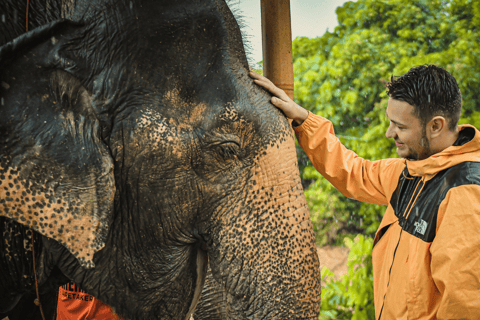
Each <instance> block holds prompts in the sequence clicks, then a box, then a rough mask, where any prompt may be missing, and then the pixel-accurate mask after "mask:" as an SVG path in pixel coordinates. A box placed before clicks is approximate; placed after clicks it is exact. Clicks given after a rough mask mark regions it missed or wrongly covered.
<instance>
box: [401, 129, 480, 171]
mask: <svg viewBox="0 0 480 320" xmlns="http://www.w3.org/2000/svg"><path fill="white" fill-rule="evenodd" d="M465 128H473V129H474V130H475V136H474V137H473V138H472V140H470V141H469V142H467V143H465V144H463V145H461V146H450V147H448V148H446V149H444V150H443V151H441V152H438V153H436V154H434V155H431V156H430V157H428V158H427V159H424V160H418V161H411V160H406V165H407V168H408V172H409V173H410V174H411V175H412V176H417V177H418V176H425V178H426V179H427V180H428V179H430V178H432V177H433V176H435V174H436V173H438V172H440V171H442V170H445V169H447V168H450V167H453V166H455V165H457V164H459V163H462V162H465V161H472V162H480V131H478V130H477V129H476V128H475V127H474V126H472V125H469V124H466V125H460V126H459V131H462V130H464V129H465Z"/></svg>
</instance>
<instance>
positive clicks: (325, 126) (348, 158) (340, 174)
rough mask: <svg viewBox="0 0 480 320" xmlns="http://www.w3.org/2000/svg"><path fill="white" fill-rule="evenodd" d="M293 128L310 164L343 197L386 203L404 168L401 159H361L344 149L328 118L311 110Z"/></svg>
mask: <svg viewBox="0 0 480 320" xmlns="http://www.w3.org/2000/svg"><path fill="white" fill-rule="evenodd" d="M294 130H295V134H296V136H297V139H298V141H299V143H300V146H301V147H302V148H303V150H304V151H305V153H306V154H307V156H308V158H309V159H310V161H311V162H312V164H313V166H314V167H315V168H316V169H317V170H318V171H319V172H320V173H321V174H322V175H323V176H324V177H325V178H326V179H327V180H328V181H330V183H332V184H333V185H334V186H335V188H337V189H338V190H339V191H340V192H341V193H342V194H343V195H344V196H346V197H348V198H353V199H356V200H359V201H363V202H370V203H375V204H388V197H389V196H390V195H391V193H393V191H394V190H395V186H396V184H397V182H398V177H399V176H400V174H401V172H402V170H403V168H404V167H405V163H404V161H403V160H402V159H384V160H378V161H368V160H364V159H363V158H361V157H359V156H358V155H357V154H356V153H355V152H353V151H351V150H348V149H347V148H345V146H344V145H343V144H342V143H341V142H340V140H339V139H338V138H337V137H336V136H335V133H334V130H333V125H332V123H331V122H330V121H329V120H327V119H325V118H323V117H320V116H317V115H314V114H313V113H309V115H308V118H307V119H306V120H305V121H304V122H303V124H302V125H301V126H298V127H295V128H294Z"/></svg>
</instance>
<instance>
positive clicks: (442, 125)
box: [427, 116, 448, 139]
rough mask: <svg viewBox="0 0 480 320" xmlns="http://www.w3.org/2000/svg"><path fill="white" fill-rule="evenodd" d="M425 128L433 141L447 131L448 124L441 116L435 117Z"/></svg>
mask: <svg viewBox="0 0 480 320" xmlns="http://www.w3.org/2000/svg"><path fill="white" fill-rule="evenodd" d="M427 128H428V129H429V131H430V138H431V139H433V138H436V137H438V136H440V135H441V134H442V133H443V132H444V131H445V130H448V122H447V120H446V119H445V118H444V117H443V116H435V117H433V118H432V119H431V120H430V121H429V122H428V125H427Z"/></svg>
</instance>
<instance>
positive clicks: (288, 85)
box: [261, 0, 293, 99]
mask: <svg viewBox="0 0 480 320" xmlns="http://www.w3.org/2000/svg"><path fill="white" fill-rule="evenodd" d="M261 11H262V44H263V75H264V76H266V77H267V78H269V79H270V80H271V81H272V82H273V83H274V84H275V85H276V86H277V87H279V88H281V89H283V90H284V91H285V92H286V93H287V94H288V96H289V97H290V98H292V99H293V58H292V27H291V20H290V0H261Z"/></svg>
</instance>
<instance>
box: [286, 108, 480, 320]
mask: <svg viewBox="0 0 480 320" xmlns="http://www.w3.org/2000/svg"><path fill="white" fill-rule="evenodd" d="M467 126H468V127H472V126H469V125H465V126H460V130H462V129H463V128H465V127H467ZM472 128H473V127H472ZM294 130H295V133H296V136H297V139H298V141H299V143H300V145H301V146H302V148H303V149H304V150H305V152H306V154H307V155H308V157H309V158H310V160H311V162H312V164H313V165H314V166H315V168H316V169H317V170H318V171H319V172H320V173H321V174H322V175H323V176H324V177H325V178H327V179H328V180H329V181H330V182H331V183H332V184H333V185H334V186H335V187H336V188H337V189H338V190H339V191H340V192H342V193H343V194H344V195H345V196H347V197H349V198H354V199H357V200H360V201H364V202H370V203H377V204H386V205H388V206H387V210H386V212H385V215H384V217H383V219H382V222H381V224H380V227H379V229H378V230H382V229H383V228H384V227H386V226H390V227H389V228H388V229H387V231H386V232H385V234H383V236H382V237H381V238H380V237H379V233H378V231H377V236H376V238H375V244H374V248H373V278H374V300H375V318H376V319H378V318H379V315H380V311H381V309H382V305H383V311H382V316H381V320H390V319H395V320H398V319H415V320H436V319H438V320H440V319H472V320H478V319H480V236H478V233H479V230H480V186H479V185H462V186H458V187H455V188H452V189H451V190H450V191H449V192H448V193H447V196H446V198H445V199H444V200H443V201H442V202H441V205H440V207H439V209H438V216H437V233H436V236H435V239H434V240H433V242H432V243H427V242H424V241H422V240H421V239H419V238H417V237H414V236H412V235H411V234H409V233H407V232H405V231H403V230H402V228H401V227H400V225H399V223H398V218H397V217H396V216H395V213H394V210H393V208H392V207H391V205H390V199H391V197H392V193H393V192H394V191H395V189H396V187H397V183H398V180H399V178H400V175H401V174H402V171H403V170H404V169H405V166H408V170H409V173H410V174H411V175H412V176H416V177H422V180H423V181H428V180H430V179H432V178H433V177H434V176H435V175H436V173H438V172H439V171H441V170H444V169H447V168H449V167H452V166H454V165H457V164H460V163H462V162H465V161H472V162H480V132H479V131H478V130H477V129H475V137H474V138H473V139H472V140H471V141H470V142H467V143H466V144H464V145H463V146H451V147H449V148H446V149H445V150H443V151H442V152H439V153H437V154H435V155H433V156H431V157H429V158H428V159H425V160H421V161H409V160H404V159H384V160H378V161H368V160H364V159H362V158H360V157H358V156H357V155H356V154H355V153H354V152H353V151H350V150H348V149H346V148H345V147H344V146H343V145H342V144H341V142H340V141H339V140H338V138H337V137H335V134H334V130H333V125H332V123H331V122H330V121H328V120H327V119H325V118H322V117H320V116H316V115H314V114H311V113H310V114H309V116H308V118H307V120H305V122H304V123H303V124H302V125H301V126H298V127H295V128H294ZM401 201H406V202H407V203H408V202H409V201H411V202H412V204H411V205H412V206H413V204H414V202H415V201H416V199H402V200H401ZM379 238H380V240H379ZM394 255H395V259H394ZM390 268H391V270H390Z"/></svg>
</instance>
